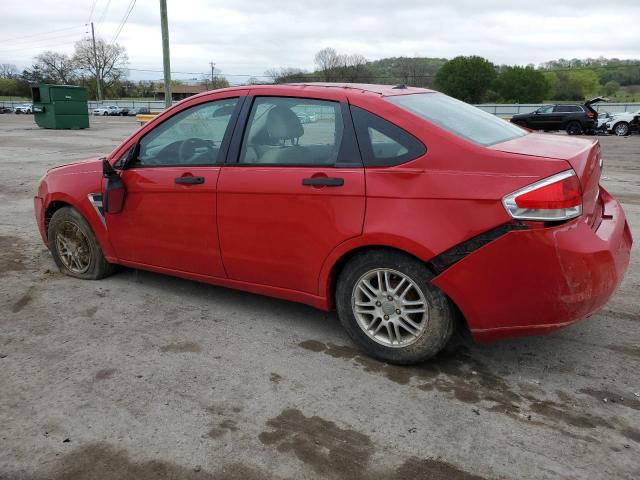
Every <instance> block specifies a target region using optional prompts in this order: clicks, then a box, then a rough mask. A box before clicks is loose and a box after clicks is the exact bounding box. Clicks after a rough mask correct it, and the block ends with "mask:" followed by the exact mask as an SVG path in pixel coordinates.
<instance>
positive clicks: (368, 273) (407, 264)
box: [336, 250, 454, 365]
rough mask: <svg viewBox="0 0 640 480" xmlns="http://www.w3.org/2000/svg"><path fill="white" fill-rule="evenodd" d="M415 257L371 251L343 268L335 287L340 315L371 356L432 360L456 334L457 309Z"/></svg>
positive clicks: (391, 359) (403, 362)
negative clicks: (452, 335) (455, 318)
mask: <svg viewBox="0 0 640 480" xmlns="http://www.w3.org/2000/svg"><path fill="white" fill-rule="evenodd" d="M432 278H433V274H432V273H431V272H430V271H429V269H428V268H427V267H426V266H425V265H424V264H423V263H422V262H420V261H418V260H416V259H415V258H413V257H411V256H409V255H406V254H403V253H400V252H394V251H389V250H369V251H366V252H363V253H360V254H358V255H356V256H355V257H353V258H352V259H351V260H350V261H349V263H347V265H346V266H345V267H344V269H343V271H342V272H341V274H340V277H339V279H338V285H337V288H336V307H337V310H338V316H339V318H340V321H341V323H342V325H343V326H344V328H345V330H346V331H347V333H348V334H349V336H350V337H351V339H352V340H353V341H354V342H355V343H356V344H358V345H359V346H360V347H361V348H363V349H364V350H365V351H366V352H367V354H369V355H370V356H372V357H374V358H377V359H378V360H382V361H385V362H389V363H395V364H399V365H407V364H413V363H418V362H422V361H424V360H427V359H428V358H430V357H433V356H434V355H435V354H437V353H438V352H439V351H440V350H442V349H443V348H444V346H445V345H446V344H447V342H448V341H449V338H450V337H451V334H452V333H453V325H454V309H453V307H452V305H451V303H450V301H449V300H448V299H447V297H446V296H445V295H444V294H443V293H442V292H441V291H440V290H439V289H437V288H436V287H435V286H433V285H432V284H431V279H432Z"/></svg>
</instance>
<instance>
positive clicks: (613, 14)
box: [0, 0, 640, 83]
mask: <svg viewBox="0 0 640 480" xmlns="http://www.w3.org/2000/svg"><path fill="white" fill-rule="evenodd" d="M167 4H168V17H169V36H170V50H171V70H172V71H174V72H185V73H174V74H173V78H176V79H185V80H188V79H191V78H196V77H199V76H201V74H206V73H207V72H210V66H209V62H214V63H215V65H216V71H219V72H220V73H221V74H223V75H225V76H226V77H227V78H228V79H229V80H230V81H231V82H232V83H240V82H242V80H243V79H244V80H246V79H247V78H248V77H249V76H256V77H259V76H260V75H264V72H265V70H267V69H270V68H282V67H295V68H303V69H308V70H312V69H313V66H314V64H313V58H314V55H315V53H316V52H317V51H318V50H320V49H322V48H324V47H328V46H331V47H333V48H335V49H336V50H337V51H338V52H340V53H359V54H362V55H364V56H365V57H366V58H368V59H369V60H376V59H379V58H384V57H389V56H426V57H444V58H453V57H455V56H457V55H481V56H483V57H486V58H488V59H489V60H491V61H492V62H494V63H496V64H518V65H527V64H531V63H533V64H539V63H541V62H544V61H548V60H553V59H557V58H587V57H599V56H604V57H616V58H640V28H639V25H640V1H639V0H632V1H627V2H622V3H618V4H617V6H616V7H612V4H611V2H607V1H605V0H599V1H592V0H535V1H533V2H526V1H522V0H517V1H512V0H446V1H445V0H440V1H435V2H434V1H428V0H402V1H395V2H394V1H390V0H352V1H350V0H322V1H313V0H311V1H297V2H294V1H285V0H231V1H230V0H211V1H206V0H179V1H178V0H167ZM132 5H133V9H132V10H131V13H130V14H129V16H128V18H127V19H126V22H124V23H123V20H124V19H125V17H126V14H127V12H128V11H129V8H130V7H131V6H132ZM159 10H160V8H159V1H158V0H137V1H136V0H83V1H80V0H29V2H28V4H22V3H20V2H16V1H11V0H0V19H2V20H1V21H0V24H1V25H2V28H1V29H0V64H2V63H11V64H15V65H16V66H17V67H18V68H19V69H22V68H25V67H28V66H30V65H31V63H32V59H33V57H34V56H35V55H37V54H38V53H41V52H42V51H44V50H47V49H50V50H55V51H61V52H66V53H72V52H73V45H74V42H75V41H77V40H79V39H80V38H82V36H84V35H87V34H90V27H89V26H88V25H87V24H88V23H89V22H90V21H93V22H94V24H95V28H96V35H97V36H98V37H101V38H103V39H104V40H106V41H109V42H111V41H114V40H115V41H116V42H117V43H119V44H121V45H123V46H124V47H126V49H127V54H128V56H129V67H130V74H129V77H130V78H131V79H134V80H140V79H148V80H157V79H160V78H161V77H162V73H161V70H162V45H161V36H160V15H159ZM121 25H122V28H121V29H120V26H121ZM118 30H120V33H119V34H118V35H117V32H118ZM143 70H151V71H143Z"/></svg>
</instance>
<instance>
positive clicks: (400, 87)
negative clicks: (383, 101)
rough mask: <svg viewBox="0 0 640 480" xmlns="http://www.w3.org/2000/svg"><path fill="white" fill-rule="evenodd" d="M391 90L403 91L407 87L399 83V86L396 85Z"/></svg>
mask: <svg viewBox="0 0 640 480" xmlns="http://www.w3.org/2000/svg"><path fill="white" fill-rule="evenodd" d="M392 88H396V89H399V90H404V89H405V88H407V86H406V85H405V84H404V83H400V84H398V85H396V86H395V87H392Z"/></svg>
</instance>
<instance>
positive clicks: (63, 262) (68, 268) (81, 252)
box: [48, 207, 116, 280]
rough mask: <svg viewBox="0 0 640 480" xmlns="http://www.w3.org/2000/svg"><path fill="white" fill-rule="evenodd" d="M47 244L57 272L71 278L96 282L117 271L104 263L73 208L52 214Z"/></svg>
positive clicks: (94, 240)
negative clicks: (58, 270)
mask: <svg viewBox="0 0 640 480" xmlns="http://www.w3.org/2000/svg"><path fill="white" fill-rule="evenodd" d="M48 243H49V250H50V251H51V255H52V256H53V260H54V261H55V262H56V265H58V268H60V271H61V272H62V273H65V274H67V275H69V276H71V277H76V278H82V279H84V280H98V279H101V278H104V277H107V276H109V275H111V274H112V273H113V272H114V271H115V269H116V266H115V265H114V264H112V263H109V262H107V261H106V260H105V258H104V254H103V253H102V249H101V248H100V245H99V244H98V241H97V240H96V237H95V235H94V234H93V230H91V226H90V225H89V223H87V221H86V220H85V219H84V217H83V216H82V215H81V214H80V212H78V211H77V210H76V209H75V208H72V207H63V208H61V209H60V210H57V211H56V212H55V213H54V214H53V216H52V217H51V220H50V221H49V229H48Z"/></svg>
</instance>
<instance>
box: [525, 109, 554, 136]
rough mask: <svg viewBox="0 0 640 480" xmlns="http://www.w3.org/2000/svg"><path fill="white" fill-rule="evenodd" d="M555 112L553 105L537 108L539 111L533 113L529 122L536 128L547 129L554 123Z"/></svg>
mask: <svg viewBox="0 0 640 480" xmlns="http://www.w3.org/2000/svg"><path fill="white" fill-rule="evenodd" d="M553 119H554V113H553V105H545V106H544V107H540V108H539V109H538V110H537V113H535V114H533V115H531V117H530V118H529V124H530V125H531V127H532V128H534V129H535V130H547V129H550V128H551V127H552V125H553V121H554V120H553Z"/></svg>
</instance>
